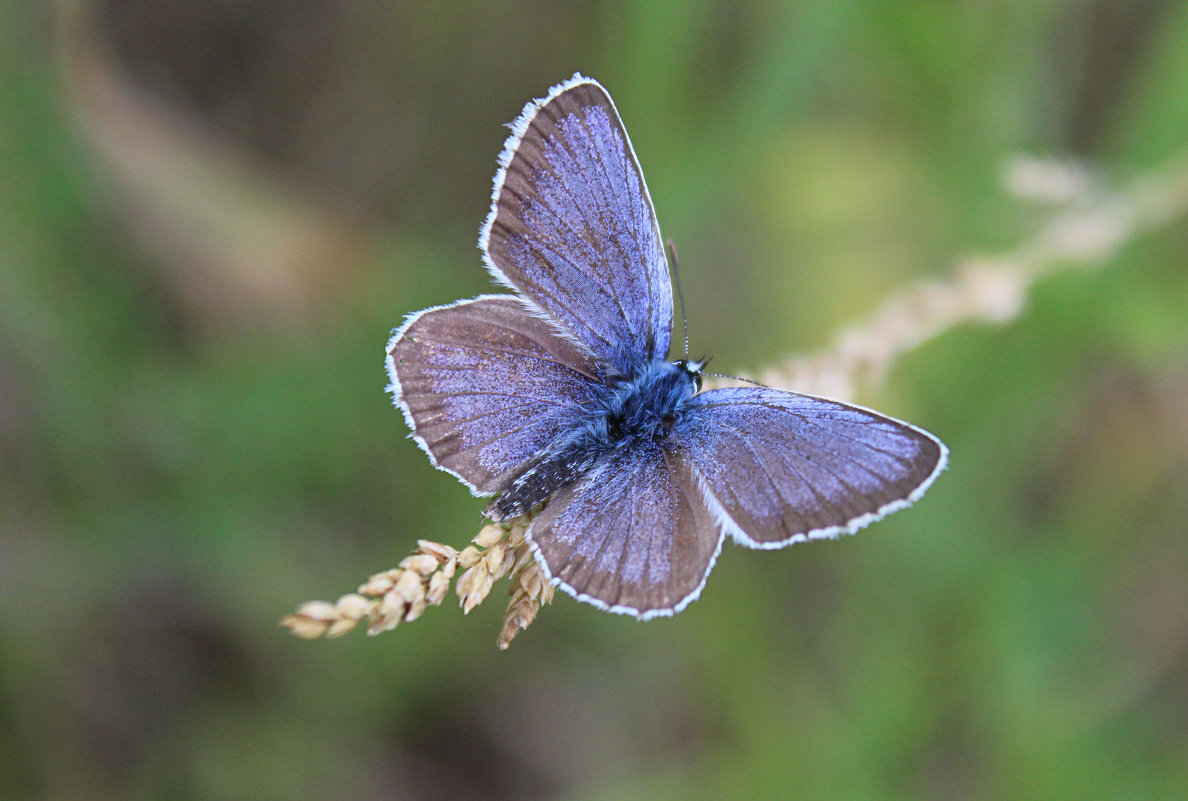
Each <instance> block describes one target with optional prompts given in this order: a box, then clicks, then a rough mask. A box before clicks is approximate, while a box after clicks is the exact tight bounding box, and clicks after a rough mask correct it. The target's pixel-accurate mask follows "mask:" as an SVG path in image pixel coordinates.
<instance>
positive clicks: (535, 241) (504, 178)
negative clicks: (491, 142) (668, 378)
mask: <svg viewBox="0 0 1188 801" xmlns="http://www.w3.org/2000/svg"><path fill="white" fill-rule="evenodd" d="M511 127H512V133H511V135H510V136H509V137H508V139H507V142H506V143H505V144H504V149H503V153H502V154H501V155H500V157H499V163H500V168H499V171H498V172H497V173H496V175H495V184H494V189H493V191H492V194H491V211H490V213H489V214H488V216H487V219H486V222H484V224H483V228H482V233H481V235H480V237H479V247H480V248H481V249H482V250H483V257H484V260H485V262H486V264H487V269H488V270H490V272H491V274H492V275H493V276H494V278H495V280H497V281H499V282H500V283H502V284H504V285H505V286H508V287H511V288H512V289H515V290H516V291H517V292H519V293H521V294H522V295H523V296H524V297H525V298H526V299H527V300H528V301H529V302H530V303H531V304H533V305H534V306H536V307H538V308H539V309H541V310H542V311H543V312H544V313H545V314H547V315H548V316H549V317H550V318H551V319H552V320H554V321H555V322H556V323H557V324H558V325H559V326H560V327H561V328H563V329H564V331H565V332H566V333H567V334H568V335H570V336H572V337H573V338H574V339H576V340H577V341H579V342H581V343H582V344H583V345H585V347H586V348H587V349H588V350H590V351H591V352H593V353H594V354H595V355H596V356H598V357H599V358H601V359H603V360H605V361H606V362H608V363H609V364H611V365H613V366H614V367H615V368H617V369H618V370H619V371H620V372H622V373H625V374H629V373H631V372H632V371H633V370H634V369H635V368H637V367H638V366H639V365H640V364H643V363H645V362H647V361H649V360H651V359H652V358H655V357H660V358H663V357H664V356H666V355H667V353H668V346H669V337H670V335H671V329H672V315H673V309H672V283H671V280H670V277H669V273H668V262H667V260H666V258H665V255H664V246H663V240H662V239H661V237H660V226H659V224H658V223H657V221H656V213H655V211H654V210H653V208H652V201H651V198H650V197H649V195H648V189H647V185H646V184H645V183H644V177H643V173H642V172H641V170H640V167H639V162H638V161H637V160H636V157H635V152H634V150H633V149H632V147H631V141H630V139H629V138H628V137H627V131H626V129H625V128H624V127H623V123H622V121H621V120H620V119H619V114H618V111H616V110H615V105H614V103H613V102H612V101H611V99H610V96H609V95H608V94H607V92H606V90H605V89H603V88H602V86H601V85H600V84H598V82H596V81H594V80H592V79H590V78H585V77H582V76H581V75H574V76H573V77H572V78H571V79H569V80H568V81H565V82H564V83H561V84H558V85H557V86H554V87H553V88H552V89H551V90H550V91H549V94H548V95H547V96H546V97H545V98H543V99H541V100H535V101H533V102H530V103H528V104H527V105H526V106H525V107H524V110H523V111H522V112H521V114H520V116H519V117H518V118H517V119H516V121H515V122H513V123H512V126H511Z"/></svg>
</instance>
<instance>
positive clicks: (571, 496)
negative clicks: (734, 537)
mask: <svg viewBox="0 0 1188 801" xmlns="http://www.w3.org/2000/svg"><path fill="white" fill-rule="evenodd" d="M527 538H528V540H529V542H530V543H531V545H532V548H533V552H534V555H535V557H536V560H537V562H538V563H539V564H540V565H541V567H542V568H543V569H544V571H545V573H546V574H547V575H548V576H549V578H550V580H551V581H552V582H553V583H554V584H556V585H557V586H559V587H561V589H563V590H564V591H565V592H567V593H569V594H570V595H572V596H573V597H575V598H577V599H578V600H579V601H584V602H586V603H589V604H593V605H594V606H597V607H598V608H599V609H604V610H606V611H609V612H615V613H618V614H625V615H633V616H635V617H637V618H640V619H642V620H647V619H649V618H653V617H658V616H661V615H673V614H676V613H677V612H679V611H681V610H682V609H684V608H685V607H686V606H688V605H689V604H690V603H692V602H693V601H694V600H695V599H696V598H697V596H698V595H700V594H701V589H702V587H704V586H705V581H706V578H707V577H708V576H709V572H710V570H711V569H712V568H713V566H714V561H715V560H716V559H717V558H718V552H719V551H720V550H721V548H722V540H723V533H722V530H721V529H720V528H719V527H718V525H717V524H716V522H715V520H714V517H713V515H712V514H711V513H710V512H709V510H708V509H707V508H706V505H705V503H704V502H703V500H702V495H701V489H700V487H699V486H698V484H697V479H696V478H695V476H694V475H693V474H692V472H691V471H690V470H689V466H688V464H687V463H685V462H684V461H682V460H681V459H679V458H677V457H675V456H674V455H673V454H672V453H669V452H667V451H665V450H663V449H662V448H661V447H660V446H658V445H657V444H656V443H654V442H652V441H646V442H639V443H636V444H635V445H633V446H631V447H629V448H626V449H624V450H622V451H619V452H617V453H616V454H614V455H613V456H612V457H611V458H610V459H608V460H607V461H606V462H604V463H602V464H601V465H600V466H599V467H597V468H595V469H594V471H593V472H591V473H590V474H589V475H588V476H587V477H586V478H585V479H584V480H582V481H579V482H577V483H576V484H573V485H570V486H569V487H566V488H565V489H563V490H561V491H560V492H558V493H557V495H556V496H554V497H553V499H552V500H551V501H550V502H549V503H548V505H547V506H545V508H544V510H543V511H542V512H541V513H540V514H539V515H538V516H537V518H536V519H535V520H533V521H532V525H531V526H530V527H529V528H528V532H527Z"/></svg>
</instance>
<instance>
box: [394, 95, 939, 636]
mask: <svg viewBox="0 0 1188 801" xmlns="http://www.w3.org/2000/svg"><path fill="white" fill-rule="evenodd" d="M511 129H512V132H511V135H510V136H509V137H508V139H507V141H506V143H505V145H504V149H503V153H502V155H501V156H500V157H499V165H500V166H499V170H498V172H497V173H496V175H495V181H494V189H493V191H492V193H491V211H490V214H489V215H488V216H487V219H486V222H485V223H484V224H483V227H482V233H481V235H480V238H479V247H480V248H481V250H482V252H483V260H484V262H485V264H486V267H487V269H488V271H490V273H491V275H492V276H493V278H494V280H495V281H496V282H498V283H499V284H502V285H503V286H505V287H507V288H508V289H510V290H512V294H491V295H481V296H479V297H476V298H472V299H469V300H460V301H458V302H456V303H452V304H450V305H447V306H437V307H434V308H430V309H425V310H424V311H420V312H416V313H415V314H412V315H410V316H409V317H408V318H407V319H406V320H405V322H404V324H403V325H402V326H400V327H399V328H398V329H396V330H395V331H394V332H393V334H392V337H391V340H390V341H389V343H388V349H387V370H388V376H389V378H390V381H391V383H390V386H389V387H388V390H389V392H391V394H392V397H393V400H394V402H395V405H396V406H398V407H399V408H400V409H401V410H402V411H403V413H404V417H405V421H406V422H407V423H408V426H409V428H410V429H411V430H412V437H413V439H415V440H416V442H417V443H418V444H419V445H420V446H421V448H422V449H423V450H424V451H425V453H426V454H428V456H429V459H430V461H431V462H432V463H433V465H434V466H435V467H437V468H439V469H441V470H444V471H446V472H448V473H451V474H452V475H454V476H455V477H457V478H458V479H459V480H460V481H462V483H464V484H465V485H466V486H467V487H469V488H470V490H471V492H472V493H473V494H475V495H477V496H489V495H496V497H495V498H494V500H492V501H491V502H490V504H489V505H488V506H487V508H486V510H485V515H486V516H487V517H489V518H490V519H491V520H494V521H497V522H498V521H505V520H512V519H514V518H517V517H519V516H521V515H525V514H526V513H528V512H529V511H531V510H534V509H538V512H537V514H536V516H535V517H534V518H532V520H531V523H530V524H529V526H528V528H527V530H526V533H525V537H526V539H527V541H528V542H529V544H530V546H531V548H532V551H533V554H534V556H535V559H536V561H537V563H538V564H539V565H540V566H541V568H542V569H543V570H544V572H545V573H546V574H547V576H548V578H549V580H550V581H551V582H552V583H553V584H555V585H557V586H559V587H560V588H561V589H562V590H564V591H565V592H567V593H569V594H570V595H572V596H574V597H575V598H577V599H578V600H579V601H585V602H587V603H590V604H593V605H594V606H597V607H599V608H600V609H605V610H608V611H610V612H616V613H621V614H628V615H634V616H636V617H638V618H641V619H648V618H652V617H656V616H659V615H672V614H675V613H676V612H679V611H681V610H682V609H684V608H685V607H686V606H687V605H688V604H689V603H690V602H692V601H693V600H695V599H696V598H697V597H698V595H700V593H701V590H702V588H703V587H704V586H705V582H706V579H707V577H708V576H709V573H710V571H711V569H712V568H713V565H714V562H715V560H716V559H717V557H718V553H719V552H720V551H721V548H722V543H723V541H724V540H725V538H726V536H727V535H729V536H730V537H731V539H733V540H734V541H735V542H737V543H739V544H741V545H744V546H746V547H749V548H763V549H769V548H782V547H784V546H786V545H791V544H792V543H796V542H803V541H806V540H812V539H821V538H834V537H837V536H838V535H840V534H845V533H853V532H854V531H856V530H857V529H859V528H862V527H863V526H865V525H867V524H869V523H871V522H873V521H875V520H878V519H879V518H881V517H883V516H884V515H886V514H888V513H890V512H893V511H895V510H897V509H901V508H903V507H905V506H907V505H909V504H911V503H912V502H913V501H915V500H917V499H918V498H919V497H920V496H921V495H922V494H923V493H924V491H925V490H926V489H927V488H928V487H929V485H931V484H932V482H933V480H934V479H935V478H936V477H937V475H938V474H939V473H940V472H941V470H942V469H944V466H945V463H946V461H947V458H948V449H947V448H946V447H945V445H944V444H943V443H941V441H940V440H939V439H937V438H936V437H934V436H933V435H932V434H929V433H928V432H927V431H924V430H922V429H920V428H917V427H915V426H912V425H909V424H907V423H903V422H900V421H898V420H893V419H891V418H889V417H886V416H884V415H881V414H878V413H876V412H873V411H870V410H868V409H864V408H861V407H859V406H854V405H851V404H847V403H840V402H838V401H832V400H826V399H824V398H818V397H814V396H810V395H801V394H798V393H794V392H787V391H783V390H778V389H771V388H768V387H762V386H748V387H731V388H722V389H710V390H706V391H701V374H702V368H703V366H704V363H703V362H697V361H691V360H689V359H676V360H669V358H668V350H669V344H670V341H669V339H670V335H671V329H672V324H673V302H672V284H671V281H670V277H669V268H668V262H667V260H666V258H665V253H664V247H663V246H662V244H661V242H662V239H661V236H660V226H659V224H658V222H657V220H656V213H655V211H654V210H653V208H652V201H651V198H650V196H649V195H648V190H647V186H646V185H645V183H644V177H643V173H642V172H641V170H640V167H639V162H638V161H637V159H636V157H635V152H634V150H633V149H632V147H631V141H630V140H629V139H628V137H627V131H626V129H625V128H624V127H623V123H622V121H621V120H620V118H619V114H618V111H617V110H616V109H615V105H614V103H613V102H612V101H611V98H610V95H608V94H607V92H606V90H605V89H604V88H603V87H602V86H601V85H600V84H599V83H598V82H597V81H594V80H592V79H590V78H586V77H583V76H582V75H580V74H575V75H574V76H573V77H572V78H570V79H569V80H567V81H564V82H563V83H560V84H558V85H557V86H554V87H553V88H552V89H551V90H549V93H548V95H547V96H546V97H544V98H543V99H540V100H536V101H532V102H529V103H528V104H527V105H526V106H525V107H524V110H523V111H522V112H521V114H520V116H519V117H518V118H517V119H516V120H515V122H513V123H512V126H511ZM546 501H547V504H545V505H544V507H543V509H539V507H540V505H541V504H544V503H545V502H546Z"/></svg>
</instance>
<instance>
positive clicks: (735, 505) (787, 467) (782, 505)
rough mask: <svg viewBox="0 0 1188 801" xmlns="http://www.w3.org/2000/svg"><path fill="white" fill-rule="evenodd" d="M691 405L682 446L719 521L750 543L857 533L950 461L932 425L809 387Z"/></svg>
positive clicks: (748, 390) (903, 502) (920, 489)
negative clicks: (896, 417) (918, 425)
mask: <svg viewBox="0 0 1188 801" xmlns="http://www.w3.org/2000/svg"><path fill="white" fill-rule="evenodd" d="M688 411H689V414H688V415H687V417H686V418H685V421H684V422H683V423H682V425H681V427H680V430H679V432H677V435H676V438H677V440H678V441H679V443H680V452H681V453H682V455H683V456H684V457H685V458H687V459H688V461H689V462H690V463H691V464H692V466H693V469H694V470H695V471H696V473H697V475H698V477H699V480H700V482H701V485H702V489H703V490H704V494H705V501H706V504H707V505H708V506H709V507H710V509H711V510H712V511H713V513H714V514H715V516H716V517H717V518H718V521H719V523H720V524H721V525H722V526H723V527H724V529H725V530H726V531H727V532H728V533H729V534H730V535H731V536H732V537H733V538H734V539H735V540H736V541H737V542H739V543H740V544H742V545H745V546H748V547H751V548H782V547H784V546H785V545H790V544H792V543H795V542H803V541H805V540H809V539H821V538H833V537H837V536H838V535H840V534H851V533H853V532H855V531H857V530H858V529H860V528H862V527H864V526H866V525H869V524H870V523H873V522H874V521H876V520H878V519H879V518H881V517H883V516H885V515H887V514H890V513H891V512H894V511H896V510H897V509H902V508H903V507H905V506H908V505H910V504H911V503H913V502H914V501H915V500H917V499H918V498H919V497H920V496H921V495H923V494H924V491H925V490H927V489H928V487H929V486H931V484H932V482H933V481H934V480H935V479H936V477H937V476H938V475H939V474H940V472H941V471H942V470H943V469H944V468H945V465H946V463H947V461H948V453H949V451H948V448H946V447H945V445H944V444H943V443H942V442H941V441H940V440H939V439H937V438H936V437H934V436H933V435H932V434H929V433H928V432H927V431H924V430H922V429H919V428H916V427H915V426H912V425H909V424H907V423H903V422H900V421H898V420H894V419H892V418H890V417H886V416H884V415H881V414H878V413H877V412H873V411H870V410H869V409H864V408H862V407H859V406H853V405H850V404H846V403H841V402H839V401H831V400H826V399H823V398H817V397H813V396H811V395H800V394H797V393H793V392H784V391H781V390H775V389H768V388H764V387H734V388H729V389H717V390H710V391H708V392H704V393H702V394H700V395H695V396H694V397H693V398H692V399H691V400H690V405H689V408H688Z"/></svg>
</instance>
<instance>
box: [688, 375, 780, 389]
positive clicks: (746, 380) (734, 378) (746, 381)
mask: <svg viewBox="0 0 1188 801" xmlns="http://www.w3.org/2000/svg"><path fill="white" fill-rule="evenodd" d="M702 375H703V376H706V377H707V378H729V379H730V380H731V381H741V382H742V383H744V384H750V385H751V386H755V387H766V386H767V385H766V384H760V383H759V382H758V381H752V380H751V379H749V378H743V377H742V376H741V375H726V374H725V373H702Z"/></svg>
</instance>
